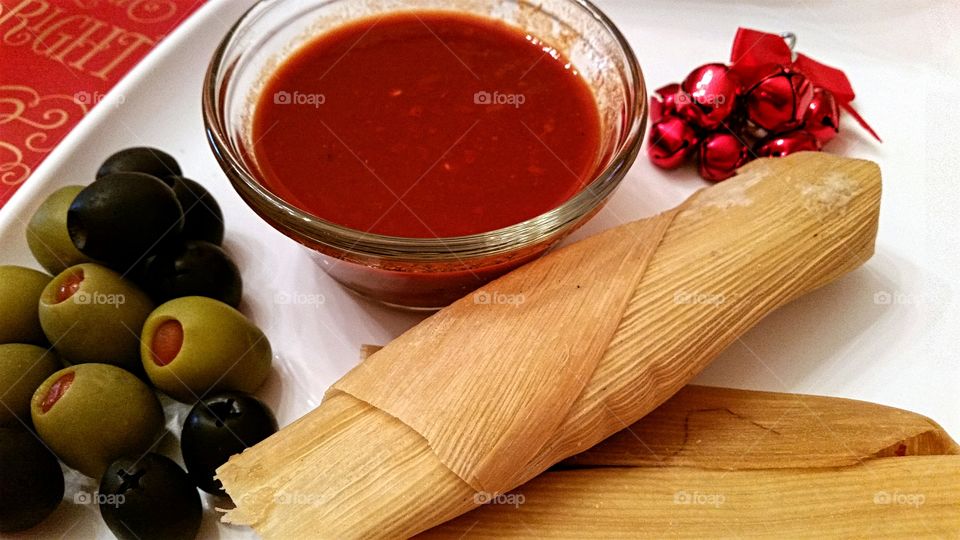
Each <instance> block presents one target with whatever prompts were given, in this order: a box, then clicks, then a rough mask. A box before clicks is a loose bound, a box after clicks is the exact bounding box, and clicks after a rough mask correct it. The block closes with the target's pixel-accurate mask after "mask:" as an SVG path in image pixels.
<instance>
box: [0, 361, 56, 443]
mask: <svg viewBox="0 0 960 540" xmlns="http://www.w3.org/2000/svg"><path fill="white" fill-rule="evenodd" d="M61 367H63V366H61V365H60V359H59V358H57V353H55V352H53V351H48V350H47V349H44V348H43V347H37V346H36V345H24V344H21V343H7V344H5V345H0V426H16V425H20V424H21V423H23V424H27V425H29V423H30V398H31V397H32V396H33V392H34V391H35V390H36V389H37V387H38V386H40V384H41V383H42V382H43V381H45V380H46V379H47V377H49V376H50V375H51V374H52V373H53V372H55V371H57V370H58V369H60V368H61Z"/></svg>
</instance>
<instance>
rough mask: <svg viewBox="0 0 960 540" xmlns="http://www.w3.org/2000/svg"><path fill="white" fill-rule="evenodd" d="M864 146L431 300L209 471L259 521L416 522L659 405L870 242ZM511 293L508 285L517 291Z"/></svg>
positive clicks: (850, 265) (795, 163)
mask: <svg viewBox="0 0 960 540" xmlns="http://www.w3.org/2000/svg"><path fill="white" fill-rule="evenodd" d="M879 200H880V173H879V170H878V168H877V167H876V165H875V164H873V163H870V162H866V161H861V160H852V159H845V158H839V157H835V156H830V155H827V154H822V153H803V154H795V155H793V156H790V157H788V158H784V159H779V160H757V161H755V162H752V163H751V164H749V165H748V166H746V167H745V168H744V169H743V170H742V171H741V173H740V174H739V175H737V176H736V177H734V178H732V179H730V180H728V181H725V182H723V183H721V184H718V185H716V186H714V187H711V188H709V189H706V190H703V191H700V192H698V193H697V194H695V195H694V196H693V197H691V198H690V199H689V200H688V201H687V202H685V203H684V204H683V205H681V206H680V207H678V208H677V209H675V210H673V211H670V212H666V213H664V214H662V215H659V216H655V217H653V218H650V219H646V220H641V221H638V222H634V223H628V224H626V225H623V226H620V227H617V228H614V229H611V230H609V231H607V232H605V233H602V234H599V235H596V236H594V237H591V238H588V239H586V240H583V241H580V242H577V243H575V244H572V245H570V246H568V247H565V248H563V249H560V250H557V251H555V252H553V253H551V254H549V255H547V256H545V257H543V258H542V259H540V260H538V261H535V262H533V263H530V264H528V265H526V266H524V267H522V268H520V269H518V270H516V271H514V272H512V273H510V274H508V275H507V276H504V277H503V278H500V279H499V280H496V281H494V282H492V283H490V284H489V285H487V286H486V287H484V290H483V292H485V293H487V294H489V295H490V297H491V298H493V297H496V298H511V299H513V301H511V302H509V303H489V302H478V300H477V298H478V297H477V296H475V295H470V296H467V297H466V298H464V299H462V300H460V301H458V302H456V303H454V304H453V305H451V306H450V307H448V308H446V309H444V310H441V311H440V312H438V313H437V314H435V315H434V316H432V317H430V318H429V319H427V320H426V321H424V322H423V323H421V324H420V325H418V326H416V327H415V328H413V329H411V330H410V331H408V332H407V333H405V334H403V335H402V336H400V337H399V338H397V339H396V340H395V341H394V342H392V343H390V344H389V345H387V346H386V347H384V348H383V349H382V350H380V351H378V352H376V353H374V354H373V355H371V356H370V357H369V358H367V360H366V361H364V362H363V363H361V364H360V365H359V366H358V367H357V368H355V369H354V370H353V371H351V372H350V373H348V374H347V375H346V376H345V377H344V378H343V379H341V380H340V381H339V382H337V383H336V384H335V385H334V386H333V387H332V388H331V390H330V392H328V395H327V399H326V400H325V402H324V403H323V404H322V405H321V406H320V407H318V408H317V409H316V410H315V411H313V412H311V413H309V414H308V415H306V416H305V417H304V418H301V419H300V420H298V421H297V422H295V423H293V424H292V425H290V426H288V427H286V428H284V429H283V430H281V431H280V432H279V433H278V434H276V435H274V436H273V437H271V438H269V439H267V440H266V441H264V442H262V443H260V444H259V445H257V446H256V447H254V448H252V449H250V450H247V451H246V452H244V453H243V454H241V455H240V456H235V457H234V458H232V459H231V460H230V461H229V462H228V463H227V464H226V465H224V466H223V467H221V469H220V470H219V471H218V475H219V477H220V479H221V480H222V482H223V484H224V487H225V489H226V490H227V492H228V493H229V494H230V495H231V496H232V498H233V500H234V501H235V502H236V504H237V508H236V509H235V510H233V511H231V512H230V513H228V514H227V516H226V519H227V520H228V521H231V522H234V523H242V524H248V525H252V526H253V527H254V528H255V529H256V530H257V531H258V532H260V533H261V534H262V535H263V536H265V537H267V538H281V537H294V536H305V535H310V536H314V537H318V536H319V537H336V538H345V537H377V536H388V537H397V536H411V535H413V534H416V533H418V532H421V531H424V530H426V529H428V528H430V527H432V526H435V525H437V524H439V523H442V522H444V521H446V520H449V519H451V518H453V517H455V516H457V515H460V514H463V513H465V512H467V511H469V510H471V509H472V508H474V507H476V506H478V505H479V504H481V503H482V502H484V501H486V500H488V498H489V497H490V496H491V495H496V494H499V493H503V492H506V491H508V490H510V489H512V488H514V487H516V486H518V485H520V484H522V483H523V482H526V481H527V480H529V479H531V478H533V477H534V476H536V475H537V474H539V473H541V472H542V471H544V470H546V469H547V468H548V467H550V466H551V465H553V464H555V463H557V462H559V461H561V460H562V459H564V458H567V457H569V456H572V455H574V454H577V453H580V452H582V451H583V450H586V449H588V448H590V447H592V446H594V445H595V444H597V443H598V442H600V441H602V440H603V439H605V438H606V437H608V436H610V435H612V434H614V433H616V432H617V431H620V430H622V429H623V428H624V427H626V426H628V425H630V424H631V423H633V422H635V421H637V420H638V419H640V418H641V417H643V416H644V415H645V414H647V413H649V412H650V411H651V410H653V409H654V408H656V407H657V406H658V405H660V404H661V403H662V402H663V401H665V400H666V399H667V398H669V397H670V396H671V395H673V394H674V393H676V392H677V391H678V390H679V389H680V388H681V387H683V385H684V384H685V383H686V382H687V381H689V380H690V379H691V378H692V377H693V376H695V375H696V374H697V373H699V372H700V371H701V370H702V369H703V368H704V367H705V366H706V365H707V364H708V363H709V362H710V361H711V360H712V359H713V358H715V357H716V356H717V354H719V353H720V352H721V351H722V350H723V349H724V348H725V347H726V346H727V345H729V344H730V343H732V342H733V341H734V340H736V339H738V338H739V337H740V336H741V335H742V334H743V333H744V332H745V331H746V330H747V329H749V328H750V327H752V326H753V325H754V324H756V322H757V321H759V320H760V319H762V318H763V316H764V315H766V314H767V313H769V312H770V311H772V310H773V309H776V308H777V307H779V306H781V305H783V304H785V303H787V302H789V301H791V300H793V299H794V298H796V297H798V296H800V295H802V294H804V293H806V292H808V291H810V290H813V289H815V288H817V287H819V286H821V285H824V284H826V283H828V282H830V281H832V280H834V279H836V278H838V277H839V276H841V275H843V274H845V273H847V272H849V271H851V270H853V269H855V268H857V267H858V266H860V265H861V264H863V262H865V261H866V260H867V259H868V258H869V257H870V256H871V255H872V253H873V245H874V241H875V237H876V228H877V220H878V214H879ZM517 299H522V301H519V302H518V301H516V300H517Z"/></svg>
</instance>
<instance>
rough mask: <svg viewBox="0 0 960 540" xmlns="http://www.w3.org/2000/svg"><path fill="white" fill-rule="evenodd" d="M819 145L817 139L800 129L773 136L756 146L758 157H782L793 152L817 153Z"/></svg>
mask: <svg viewBox="0 0 960 540" xmlns="http://www.w3.org/2000/svg"><path fill="white" fill-rule="evenodd" d="M819 150H820V143H819V142H818V141H817V138H816V137H814V136H813V135H811V134H810V133H809V132H807V131H804V130H802V129H798V130H796V131H791V132H790V133H784V134H782V135H774V136H772V137H770V138H768V139H766V140H764V141H762V142H761V143H760V144H759V145H757V156H759V157H784V156H789V155H790V154H793V153H795V152H807V151H812V152H817V151H819Z"/></svg>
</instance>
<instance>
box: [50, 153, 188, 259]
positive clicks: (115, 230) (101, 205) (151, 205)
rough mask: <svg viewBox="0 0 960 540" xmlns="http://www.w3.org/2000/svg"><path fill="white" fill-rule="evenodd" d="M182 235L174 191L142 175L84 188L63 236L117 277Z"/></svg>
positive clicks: (106, 179) (116, 177) (109, 178)
mask: <svg viewBox="0 0 960 540" xmlns="http://www.w3.org/2000/svg"><path fill="white" fill-rule="evenodd" d="M182 230H183V210H182V209H181V207H180V203H179V202H177V197H176V195H175V194H174V192H173V189H171V188H170V187H169V186H167V185H166V184H164V183H163V182H161V181H160V180H158V179H156V178H155V177H153V176H150V175H146V174H143V173H130V172H126V173H116V174H111V175H109V176H104V177H103V178H101V179H99V180H97V181H96V182H94V183H92V184H90V185H89V186H87V187H85V188H83V190H81V191H80V193H79V194H77V197H76V198H75V199H74V200H73V203H72V204H71V205H70V208H69V210H67V231H68V232H69V233H70V239H71V240H72V241H73V244H74V245H75V246H76V247H77V249H79V250H80V252H81V253H83V254H84V255H86V256H87V257H90V258H92V259H95V260H98V261H101V262H103V263H105V264H107V265H108V266H111V267H112V268H113V269H114V270H117V271H119V272H121V273H124V272H126V271H127V270H128V269H129V268H130V266H131V265H133V264H135V263H136V262H137V261H139V260H141V259H142V258H144V257H145V256H147V255H148V254H149V253H150V251H151V250H154V249H156V248H157V247H159V246H160V245H161V242H166V241H170V240H172V239H176V238H179V235H180V232H181V231H182Z"/></svg>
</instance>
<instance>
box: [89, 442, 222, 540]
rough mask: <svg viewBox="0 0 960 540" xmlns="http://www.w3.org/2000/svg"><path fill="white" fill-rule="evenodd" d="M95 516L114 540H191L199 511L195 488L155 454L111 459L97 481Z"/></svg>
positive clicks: (172, 465)
mask: <svg viewBox="0 0 960 540" xmlns="http://www.w3.org/2000/svg"><path fill="white" fill-rule="evenodd" d="M98 499H99V501H98V502H99V505H100V516H101V517H103V521H104V522H105V523H106V524H107V527H110V530H111V531H112V532H113V534H115V535H116V536H117V538H119V539H120V540H153V539H157V540H191V539H193V538H195V537H196V536H197V532H198V531H199V530H200V519H201V517H202V516H203V507H202V505H201V503H200V494H199V493H198V492H197V488H196V487H194V485H193V483H192V482H190V479H189V478H188V477H187V474H186V473H185V472H183V469H181V468H180V466H178V465H177V464H176V463H174V462H173V461H172V460H170V458H167V457H164V456H161V455H159V454H152V453H151V454H146V455H144V456H139V455H133V456H130V457H126V458H121V459H118V460H116V461H114V462H113V463H112V464H110V466H109V467H108V468H107V470H106V472H105V473H104V474H103V477H102V478H101V479H100V492H99V497H98Z"/></svg>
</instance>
